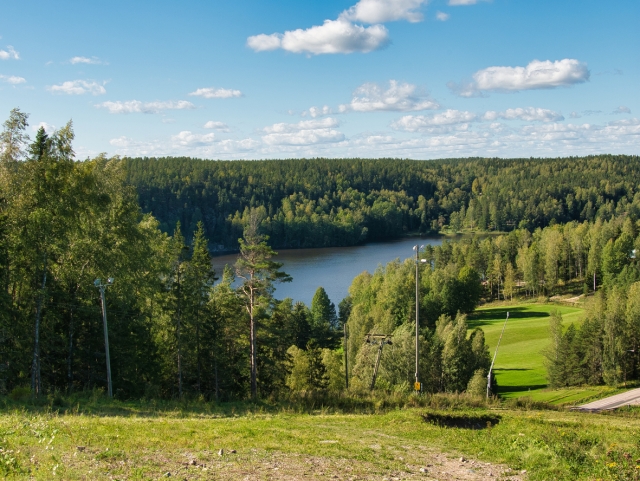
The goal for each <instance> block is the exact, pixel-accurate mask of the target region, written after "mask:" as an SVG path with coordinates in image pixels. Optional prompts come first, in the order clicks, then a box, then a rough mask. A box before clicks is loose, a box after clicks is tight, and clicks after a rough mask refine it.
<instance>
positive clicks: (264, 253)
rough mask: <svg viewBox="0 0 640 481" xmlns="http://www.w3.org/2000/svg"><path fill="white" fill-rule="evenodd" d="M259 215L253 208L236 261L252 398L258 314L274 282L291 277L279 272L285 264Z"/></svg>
mask: <svg viewBox="0 0 640 481" xmlns="http://www.w3.org/2000/svg"><path fill="white" fill-rule="evenodd" d="M260 220H261V219H260V216H259V212H258V211H257V209H251V212H250V214H249V222H248V224H247V226H246V228H245V230H244V238H242V239H238V242H239V243H240V255H239V257H238V260H237V262H236V275H237V276H238V277H239V278H240V279H242V285H241V286H240V288H239V293H240V294H241V296H242V297H243V300H244V305H245V309H246V311H247V313H248V314H249V345H250V349H249V350H250V362H251V397H252V398H253V399H256V398H257V396H258V384H257V376H258V360H257V354H258V352H257V345H256V329H257V320H258V319H257V315H258V313H259V310H260V308H261V307H264V306H265V305H266V304H268V302H269V300H270V299H271V297H272V294H273V283H274V282H289V281H291V277H290V276H289V275H288V274H286V273H285V272H283V271H280V270H279V269H280V268H281V267H282V264H281V263H279V262H275V261H272V260H271V258H272V257H273V256H275V255H276V252H275V251H274V250H273V249H272V248H271V247H269V245H268V244H267V238H266V237H265V236H263V235H261V234H260V233H259V232H258V229H259V226H260Z"/></svg>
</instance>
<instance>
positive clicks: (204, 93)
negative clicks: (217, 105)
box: [189, 87, 242, 99]
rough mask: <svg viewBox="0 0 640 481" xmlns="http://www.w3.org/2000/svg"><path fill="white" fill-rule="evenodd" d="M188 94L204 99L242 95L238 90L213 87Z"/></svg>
mask: <svg viewBox="0 0 640 481" xmlns="http://www.w3.org/2000/svg"><path fill="white" fill-rule="evenodd" d="M189 95H191V96H195V97H204V98H205V99H230V98H233V97H242V92H241V91H240V90H233V89H221V88H218V89H217V88H214V87H206V88H201V89H197V90H195V91H194V92H190V93H189Z"/></svg>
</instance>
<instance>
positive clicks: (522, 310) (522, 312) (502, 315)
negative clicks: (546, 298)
mask: <svg viewBox="0 0 640 481" xmlns="http://www.w3.org/2000/svg"><path fill="white" fill-rule="evenodd" d="M507 312H508V313H509V320H512V319H532V318H536V317H549V316H550V314H549V313H548V312H545V311H532V310H529V309H528V308H526V307H496V308H493V309H482V310H481V311H476V312H474V313H472V314H470V315H469V327H470V328H475V327H481V326H485V325H487V324H494V323H496V322H503V321H504V320H505V319H506V317H507Z"/></svg>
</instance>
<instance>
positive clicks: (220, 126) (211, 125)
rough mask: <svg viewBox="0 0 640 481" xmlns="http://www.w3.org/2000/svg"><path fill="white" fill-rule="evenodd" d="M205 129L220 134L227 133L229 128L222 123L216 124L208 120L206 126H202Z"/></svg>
mask: <svg viewBox="0 0 640 481" xmlns="http://www.w3.org/2000/svg"><path fill="white" fill-rule="evenodd" d="M203 128H205V129H212V130H218V131H220V132H229V126H228V125H227V124H225V123H224V122H216V121H214V120H209V121H208V122H207V123H206V124H204V125H203Z"/></svg>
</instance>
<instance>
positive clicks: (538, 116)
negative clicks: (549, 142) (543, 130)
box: [483, 107, 564, 122]
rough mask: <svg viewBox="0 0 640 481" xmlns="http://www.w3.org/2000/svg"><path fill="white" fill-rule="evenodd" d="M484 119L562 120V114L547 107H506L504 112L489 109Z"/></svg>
mask: <svg viewBox="0 0 640 481" xmlns="http://www.w3.org/2000/svg"><path fill="white" fill-rule="evenodd" d="M483 117H484V119H485V120H496V119H504V120H524V121H526V122H557V121H559V120H564V117H563V116H562V114H560V113H558V112H555V111H553V110H549V109H541V108H535V107H527V108H524V109H523V108H516V109H507V110H505V111H504V112H496V111H494V110H489V111H488V112H485V114H484V116H483Z"/></svg>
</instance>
